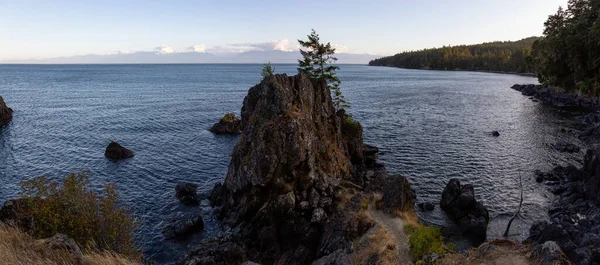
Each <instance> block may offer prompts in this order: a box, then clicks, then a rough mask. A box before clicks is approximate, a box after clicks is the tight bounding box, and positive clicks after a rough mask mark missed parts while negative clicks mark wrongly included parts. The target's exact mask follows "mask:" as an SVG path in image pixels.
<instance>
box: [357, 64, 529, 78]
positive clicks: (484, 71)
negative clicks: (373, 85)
mask: <svg viewBox="0 0 600 265" xmlns="http://www.w3.org/2000/svg"><path fill="white" fill-rule="evenodd" d="M368 66H370V67H371V66H374V67H389V68H400V69H406V70H423V71H441V72H475V73H489V74H505V75H519V76H527V77H537V75H536V74H535V73H519V72H503V71H487V70H463V69H455V70H448V69H423V68H405V67H398V66H388V65H368Z"/></svg>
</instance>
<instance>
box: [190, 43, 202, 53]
mask: <svg viewBox="0 0 600 265" xmlns="http://www.w3.org/2000/svg"><path fill="white" fill-rule="evenodd" d="M187 50H188V51H189V52H206V46H204V44H196V45H194V46H191V47H189V48H188V49H187Z"/></svg>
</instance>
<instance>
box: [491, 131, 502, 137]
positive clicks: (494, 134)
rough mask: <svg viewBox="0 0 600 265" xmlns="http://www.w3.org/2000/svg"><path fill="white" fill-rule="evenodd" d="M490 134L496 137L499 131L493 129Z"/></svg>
mask: <svg viewBox="0 0 600 265" xmlns="http://www.w3.org/2000/svg"><path fill="white" fill-rule="evenodd" d="M492 136H494V137H498V136H500V133H499V132H498V131H493V132H492Z"/></svg>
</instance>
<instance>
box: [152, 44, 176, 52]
mask: <svg viewBox="0 0 600 265" xmlns="http://www.w3.org/2000/svg"><path fill="white" fill-rule="evenodd" d="M154 52H155V53H157V54H170V53H174V52H175V49H173V48H171V47H169V46H167V45H160V46H158V47H156V48H154Z"/></svg>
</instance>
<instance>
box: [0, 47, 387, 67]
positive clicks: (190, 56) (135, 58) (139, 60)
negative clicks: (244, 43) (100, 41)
mask: <svg viewBox="0 0 600 265" xmlns="http://www.w3.org/2000/svg"><path fill="white" fill-rule="evenodd" d="M335 56H336V57H337V58H338V61H337V62H338V63H340V64H367V63H368V62H369V61H370V60H373V59H375V58H377V57H379V56H377V55H369V54H350V53H338V54H336V55H335ZM300 57H301V56H300V53H299V52H298V51H290V52H288V51H278V50H273V51H248V52H242V53H222V54H213V53H199V52H177V53H168V54H161V53H156V52H134V53H118V54H105V55H97V54H90V55H78V56H70V57H57V58H50V59H32V60H14V61H2V62H0V63H4V64H11V63H14V64H178V63H182V64H185V63H267V62H271V63H297V62H298V61H297V60H298V59H300Z"/></svg>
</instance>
